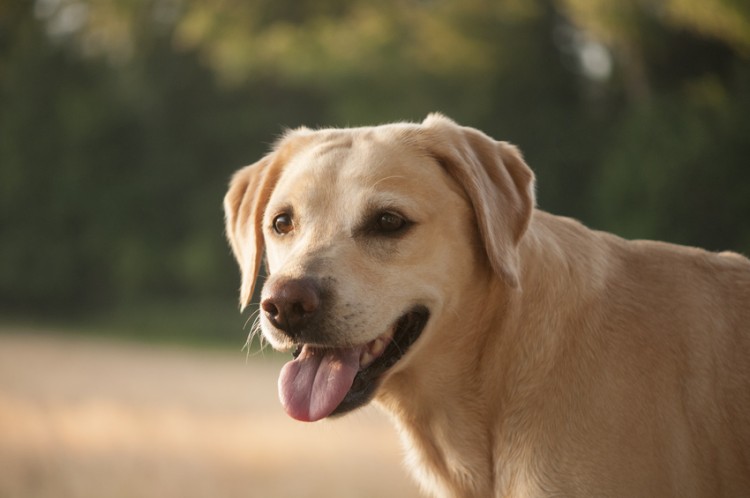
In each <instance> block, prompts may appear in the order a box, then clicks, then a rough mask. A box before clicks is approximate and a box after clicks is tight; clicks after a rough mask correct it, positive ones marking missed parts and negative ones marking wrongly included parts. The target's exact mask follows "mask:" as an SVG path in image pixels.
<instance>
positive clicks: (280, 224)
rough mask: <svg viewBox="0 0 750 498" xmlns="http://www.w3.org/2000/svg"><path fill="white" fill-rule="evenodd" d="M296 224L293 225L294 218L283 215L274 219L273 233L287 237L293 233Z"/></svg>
mask: <svg viewBox="0 0 750 498" xmlns="http://www.w3.org/2000/svg"><path fill="white" fill-rule="evenodd" d="M293 228H294V224H293V223H292V217H291V216H289V215H288V214H286V213H282V214H280V215H278V216H276V218H274V219H273V231H274V232H276V233H278V234H279V235H286V234H288V233H289V232H291V231H292V229H293Z"/></svg>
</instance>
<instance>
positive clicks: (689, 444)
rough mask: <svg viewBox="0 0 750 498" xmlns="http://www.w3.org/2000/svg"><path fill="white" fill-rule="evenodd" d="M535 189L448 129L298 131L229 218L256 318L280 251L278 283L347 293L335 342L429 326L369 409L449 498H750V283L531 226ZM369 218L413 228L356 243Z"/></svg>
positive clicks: (441, 121)
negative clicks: (416, 317) (408, 321)
mask: <svg viewBox="0 0 750 498" xmlns="http://www.w3.org/2000/svg"><path fill="white" fill-rule="evenodd" d="M533 181H534V179H533V174H532V173H531V171H530V170H529V168H528V167H527V166H526V164H525V163H524V162H523V160H522V158H521V156H520V154H519V153H518V151H517V149H516V148H515V147H513V146H511V145H509V144H506V143H504V142H496V141H494V140H492V139H491V138H489V137H487V136H486V135H484V134H483V133H481V132H479V131H477V130H474V129H471V128H466V127H461V126H458V125H457V124H455V123H454V122H452V121H450V120H448V119H447V118H444V117H442V116H440V115H431V116H429V117H428V118H427V119H426V120H425V121H424V122H423V123H422V124H395V125H386V126H379V127H372V128H354V129H331V130H320V131H311V130H308V129H304V128H303V129H299V130H295V131H292V132H290V133H288V134H287V135H286V136H285V137H284V138H283V139H282V140H281V141H280V142H279V144H277V146H276V148H275V149H274V151H273V152H272V153H271V154H269V155H268V156H266V157H265V158H264V159H262V160H261V161H259V162H258V163H256V164H254V165H252V166H249V167H247V168H245V169H242V170H240V171H239V172H238V173H237V174H236V175H235V177H234V179H233V181H232V184H231V187H230V190H229V192H228V194H227V196H226V199H225V209H226V214H227V234H228V237H229V240H230V242H231V246H232V248H233V250H234V254H235V256H236V257H237V259H238V261H239V263H240V267H241V269H242V290H241V303H242V306H243V307H244V306H247V305H248V304H249V302H250V299H251V296H252V293H253V285H254V282H255V278H256V275H257V273H258V268H259V265H260V262H261V257H262V254H263V253H264V249H265V252H266V254H267V262H268V269H269V272H270V277H269V278H270V279H274V278H280V277H281V276H284V277H299V276H303V275H304V276H311V277H314V278H319V279H327V281H329V282H332V285H333V288H334V289H335V293H336V299H335V300H334V302H335V305H334V306H332V307H331V309H328V310H326V313H329V314H330V315H331V316H333V317H336V318H337V320H336V323H337V325H336V326H335V327H333V329H334V330H330V331H327V333H329V334H331V336H332V337H337V338H339V339H340V340H341V341H349V342H351V343H362V342H366V341H370V340H372V339H374V338H375V337H378V336H379V335H380V334H382V333H383V332H384V331H386V330H387V329H388V327H390V326H391V324H392V323H393V322H394V320H395V319H397V318H398V317H399V316H400V315H401V314H402V313H403V312H404V310H405V309H408V308H409V307H410V306H413V305H415V304H423V305H425V306H427V307H428V308H429V309H430V311H431V317H430V320H429V322H428V325H427V327H426V328H425V330H424V331H423V333H422V336H421V337H420V339H419V341H418V342H417V343H416V344H415V345H414V346H413V347H412V348H411V349H410V350H409V352H408V353H407V355H406V356H405V357H404V358H402V359H401V360H400V361H399V362H398V363H397V364H396V365H395V366H394V367H393V368H392V369H391V370H390V371H389V372H388V373H387V377H386V378H385V379H384V381H383V383H382V385H381V386H380V388H379V390H378V392H377V395H376V399H375V401H376V402H377V403H379V404H380V405H381V406H382V407H383V408H384V409H385V410H386V411H387V412H389V413H390V414H391V415H392V416H393V419H394V421H395V423H396V425H397V427H398V428H399V431H400V433H401V436H402V438H403V441H404V444H405V447H406V448H407V450H408V460H409V464H410V467H411V468H412V469H413V471H414V474H415V476H416V477H417V479H418V481H419V482H420V484H421V485H422V487H423V489H424V490H425V491H426V492H427V493H429V494H431V495H433V496H436V497H478V498H483V497H506V496H508V497H510V496H513V497H527V496H528V497H536V496H577V497H608V496H610V497H718V496H727V497H739V496H750V262H749V261H748V260H747V259H745V258H743V257H742V256H739V255H737V254H733V253H721V254H713V253H709V252H705V251H702V250H699V249H692V248H687V247H681V246H676V245H670V244H665V243H659V242H646V241H626V240H623V239H621V238H618V237H616V236H614V235H611V234H608V233H604V232H597V231H592V230H590V229H588V228H586V227H584V226H583V225H581V224H580V223H578V222H576V221H573V220H571V219H567V218H561V217H557V216H553V215H551V214H548V213H545V212H543V211H540V210H538V209H536V208H535V207H534V205H535V202H534V192H533ZM373 205H375V206H380V205H382V206H393V207H397V208H398V209H399V210H401V211H403V213H402V214H405V215H407V216H408V217H409V218H410V219H411V220H412V221H413V222H414V226H413V228H412V229H411V230H410V231H409V232H408V233H407V234H406V235H405V236H403V237H401V238H399V239H397V240H389V241H384V242H383V241H378V240H369V239H366V238H365V237H364V236H361V235H357V234H356V231H355V227H356V226H357V223H359V222H360V220H361V218H362V216H363V213H365V212H367V210H368V209H371V208H372V206H373ZM289 207H291V208H292V209H293V210H294V213H295V226H294V234H293V236H292V237H286V238H283V239H281V238H279V237H274V236H273V234H272V233H271V232H270V225H271V223H272V219H273V217H274V216H275V214H276V213H277V212H279V210H282V209H288V208H289ZM264 335H265V336H266V338H267V340H268V341H269V342H270V343H271V344H272V345H273V346H274V347H276V348H278V349H281V350H285V349H288V348H290V347H292V346H293V345H292V344H291V343H290V341H289V340H288V339H286V338H284V337H282V336H280V335H279V334H278V333H276V332H274V331H272V330H270V327H266V326H264Z"/></svg>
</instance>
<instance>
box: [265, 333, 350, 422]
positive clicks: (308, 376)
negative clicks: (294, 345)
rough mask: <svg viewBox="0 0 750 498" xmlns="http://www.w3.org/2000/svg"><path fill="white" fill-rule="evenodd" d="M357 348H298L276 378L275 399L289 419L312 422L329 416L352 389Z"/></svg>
mask: <svg viewBox="0 0 750 498" xmlns="http://www.w3.org/2000/svg"><path fill="white" fill-rule="evenodd" d="M360 353H361V351H360V349H359V348H341V349H318V348H313V347H310V346H305V347H303V348H302V352H301V353H300V355H299V356H298V357H297V358H296V359H294V360H292V361H290V362H289V363H287V364H286V365H284V367H283V368H282V369H281V374H280V375H279V399H281V404H282V405H284V409H285V410H286V412H287V414H289V416H290V417H292V418H295V419H297V420H302V421H303V422H314V421H316V420H320V419H322V418H325V417H327V416H328V415H330V414H331V413H332V412H333V410H335V409H336V407H337V406H339V404H340V403H341V401H342V400H343V399H344V396H346V393H347V392H348V391H349V389H350V388H351V387H352V383H353V382H354V376H355V375H357V371H358V370H359V356H360Z"/></svg>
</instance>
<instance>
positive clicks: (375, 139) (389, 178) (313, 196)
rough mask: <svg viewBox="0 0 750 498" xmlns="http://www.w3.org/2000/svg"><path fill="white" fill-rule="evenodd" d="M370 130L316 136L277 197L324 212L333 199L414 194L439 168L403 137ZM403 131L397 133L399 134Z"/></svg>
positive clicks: (287, 171)
mask: <svg viewBox="0 0 750 498" xmlns="http://www.w3.org/2000/svg"><path fill="white" fill-rule="evenodd" d="M381 128H384V127H380V128H368V129H355V130H337V131H336V132H314V133H313V135H315V134H320V136H316V137H313V140H309V136H308V137H306V138H307V139H308V140H307V141H306V144H305V145H304V146H303V147H300V148H299V149H298V150H297V151H296V153H295V154H294V155H293V156H292V157H291V158H290V159H289V161H288V163H287V165H286V167H285V168H284V172H283V173H282V175H281V177H280V179H279V182H278V184H277V186H276V190H275V192H274V195H273V198H275V199H276V200H280V199H282V198H283V199H286V200H287V201H288V202H291V203H303V204H312V205H316V206H319V207H322V206H323V205H325V204H327V203H328V202H327V201H330V200H331V199H332V198H337V199H339V200H340V198H341V196H352V197H358V196H362V195H368V194H372V193H375V192H379V191H383V190H386V191H393V192H399V191H401V192H404V193H406V192H409V191H413V190H414V189H413V188H414V187H415V186H416V185H420V186H422V187H424V186H425V185H424V183H425V181H427V180H429V179H431V178H434V176H435V170H438V169H440V168H439V167H438V166H437V164H436V163H435V161H433V160H431V159H429V158H428V157H427V155H426V154H425V153H424V152H422V151H421V150H420V149H419V147H417V146H415V145H413V144H412V143H411V142H410V141H409V140H408V139H407V138H406V137H405V136H404V134H403V133H398V132H394V131H393V130H389V129H387V128H386V129H381ZM396 131H398V130H396Z"/></svg>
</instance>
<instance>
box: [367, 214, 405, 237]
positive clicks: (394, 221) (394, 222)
mask: <svg viewBox="0 0 750 498" xmlns="http://www.w3.org/2000/svg"><path fill="white" fill-rule="evenodd" d="M408 225H409V222H408V221H407V220H406V219H405V218H404V217H403V216H401V215H398V214H396V213H392V212H390V211H386V212H384V213H380V214H379V215H378V217H377V220H376V222H375V226H376V227H377V231H378V232H380V233H388V234H393V233H396V232H399V231H401V230H403V229H404V228H406V227H407V226H408Z"/></svg>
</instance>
